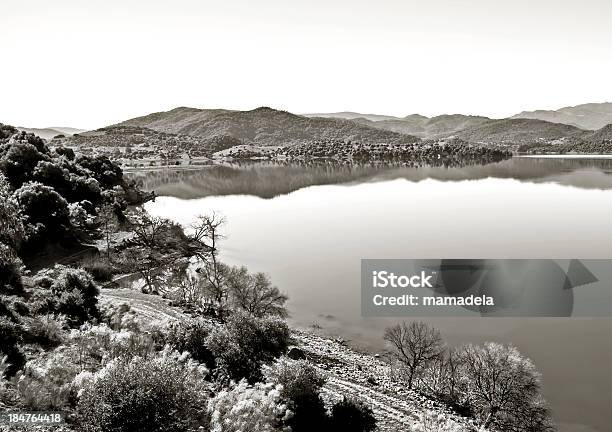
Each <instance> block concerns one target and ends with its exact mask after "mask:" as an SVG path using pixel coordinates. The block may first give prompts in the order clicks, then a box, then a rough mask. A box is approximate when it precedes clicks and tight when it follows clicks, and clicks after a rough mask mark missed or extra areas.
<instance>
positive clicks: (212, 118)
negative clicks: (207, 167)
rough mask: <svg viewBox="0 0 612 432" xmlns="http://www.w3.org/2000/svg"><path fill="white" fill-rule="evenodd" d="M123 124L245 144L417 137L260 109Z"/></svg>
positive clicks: (187, 113)
mask: <svg viewBox="0 0 612 432" xmlns="http://www.w3.org/2000/svg"><path fill="white" fill-rule="evenodd" d="M122 125H128V126H140V127H146V128H149V129H153V130H157V131H162V132H170V133H176V134H182V135H191V136H197V137H202V138H206V139H211V138H213V137H216V136H231V137H233V138H235V139H237V140H239V141H241V143H242V144H248V145H259V146H281V145H284V146H287V145H294V144H299V143H307V142H310V141H316V140H325V139H333V140H352V141H360V142H364V143H371V144H376V143H397V144H410V143H413V142H416V141H418V139H417V138H416V137H413V136H409V135H405V134H399V133H395V132H390V131H384V130H380V129H375V128H372V127H368V126H364V125H360V124H357V123H355V122H352V121H349V120H344V119H335V118H308V117H303V116H298V115H295V114H291V113H289V112H286V111H278V110H274V109H271V108H266V107H261V108H257V109H254V110H251V111H224V110H197V109H194V108H176V109H174V110H172V111H168V112H165V113H156V114H151V115H148V116H145V117H139V118H135V119H132V120H128V121H126V122H123V123H122Z"/></svg>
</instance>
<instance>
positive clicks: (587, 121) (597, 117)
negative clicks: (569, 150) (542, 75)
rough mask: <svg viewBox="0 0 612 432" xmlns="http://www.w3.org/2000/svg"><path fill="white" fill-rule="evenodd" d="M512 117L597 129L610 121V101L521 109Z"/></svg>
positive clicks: (611, 109)
mask: <svg viewBox="0 0 612 432" xmlns="http://www.w3.org/2000/svg"><path fill="white" fill-rule="evenodd" d="M512 118H528V119H538V120H545V121H549V122H554V123H563V124H567V125H572V126H576V127H579V128H581V129H587V130H597V129H601V128H602V127H604V126H605V125H607V124H610V123H612V103H611V102H604V103H589V104H583V105H577V106H573V107H565V108H561V109H558V110H537V111H523V112H522V113H520V114H516V115H515V116H513V117H512Z"/></svg>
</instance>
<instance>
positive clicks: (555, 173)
mask: <svg viewBox="0 0 612 432" xmlns="http://www.w3.org/2000/svg"><path fill="white" fill-rule="evenodd" d="M610 174H612V159H582V158H581V159H560V158H512V159H508V160H505V161H502V162H498V163H491V164H485V165H470V166H465V167H460V168H458V167H433V166H427V165H414V164H411V165H407V164H383V163H367V164H348V163H343V164H339V163H337V162H331V161H327V162H325V161H312V162H310V163H301V164H295V163H291V164H289V163H286V164H281V163H273V162H257V163H252V162H251V163H249V162H244V163H225V164H215V165H208V166H200V167H184V168H176V167H169V168H163V169H162V168H160V169H157V170H154V171H151V170H133V171H128V176H130V177H131V178H133V179H135V180H136V181H137V182H138V184H139V185H140V186H141V187H143V188H144V189H145V190H149V191H155V192H156V193H157V194H158V195H161V196H174V197H177V198H183V199H193V198H204V197H207V196H222V195H254V196H258V197H260V198H273V197H276V196H278V195H282V194H287V193H290V192H293V191H295V190H298V189H301V188H304V187H307V186H314V185H325V184H338V183H350V182H355V181H359V182H366V181H385V180H394V179H399V178H403V179H407V180H409V181H421V180H425V179H436V180H440V181H458V180H477V179H484V178H489V177H492V178H500V179H509V178H511V179H517V180H521V181H524V182H534V183H545V182H553V183H558V184H563V185H567V186H574V187H579V188H584V189H612V175H610Z"/></svg>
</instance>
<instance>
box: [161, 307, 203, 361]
mask: <svg viewBox="0 0 612 432" xmlns="http://www.w3.org/2000/svg"><path fill="white" fill-rule="evenodd" d="M210 333H211V324H210V323H209V322H207V321H205V320H203V319H189V320H184V321H177V322H174V323H172V324H171V325H170V326H169V327H168V328H167V329H166V331H165V335H164V342H165V343H166V344H167V345H168V346H169V347H170V348H171V349H172V350H173V351H178V352H185V351H186V352H188V353H189V354H190V355H191V357H192V358H193V359H194V360H196V361H198V362H200V363H204V364H206V366H207V367H208V368H210V369H213V368H214V367H215V357H214V355H213V353H212V352H211V351H210V349H209V348H208V347H207V345H206V341H207V338H208V336H209V335H210Z"/></svg>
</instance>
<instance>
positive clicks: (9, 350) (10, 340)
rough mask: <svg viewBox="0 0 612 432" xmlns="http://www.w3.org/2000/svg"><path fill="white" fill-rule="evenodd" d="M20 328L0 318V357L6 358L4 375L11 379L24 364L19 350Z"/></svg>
mask: <svg viewBox="0 0 612 432" xmlns="http://www.w3.org/2000/svg"><path fill="white" fill-rule="evenodd" d="M20 341H21V327H20V326H19V325H18V324H15V323H13V322H11V321H9V320H7V319H6V318H3V317H0V357H3V355H4V356H6V362H7V363H8V366H7V367H6V370H5V374H6V376H7V377H11V376H13V375H15V374H16V373H17V371H18V370H20V369H21V368H22V367H23V365H24V364H25V356H24V355H23V353H22V352H21V349H20V348H19V345H18V344H19V342H20Z"/></svg>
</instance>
